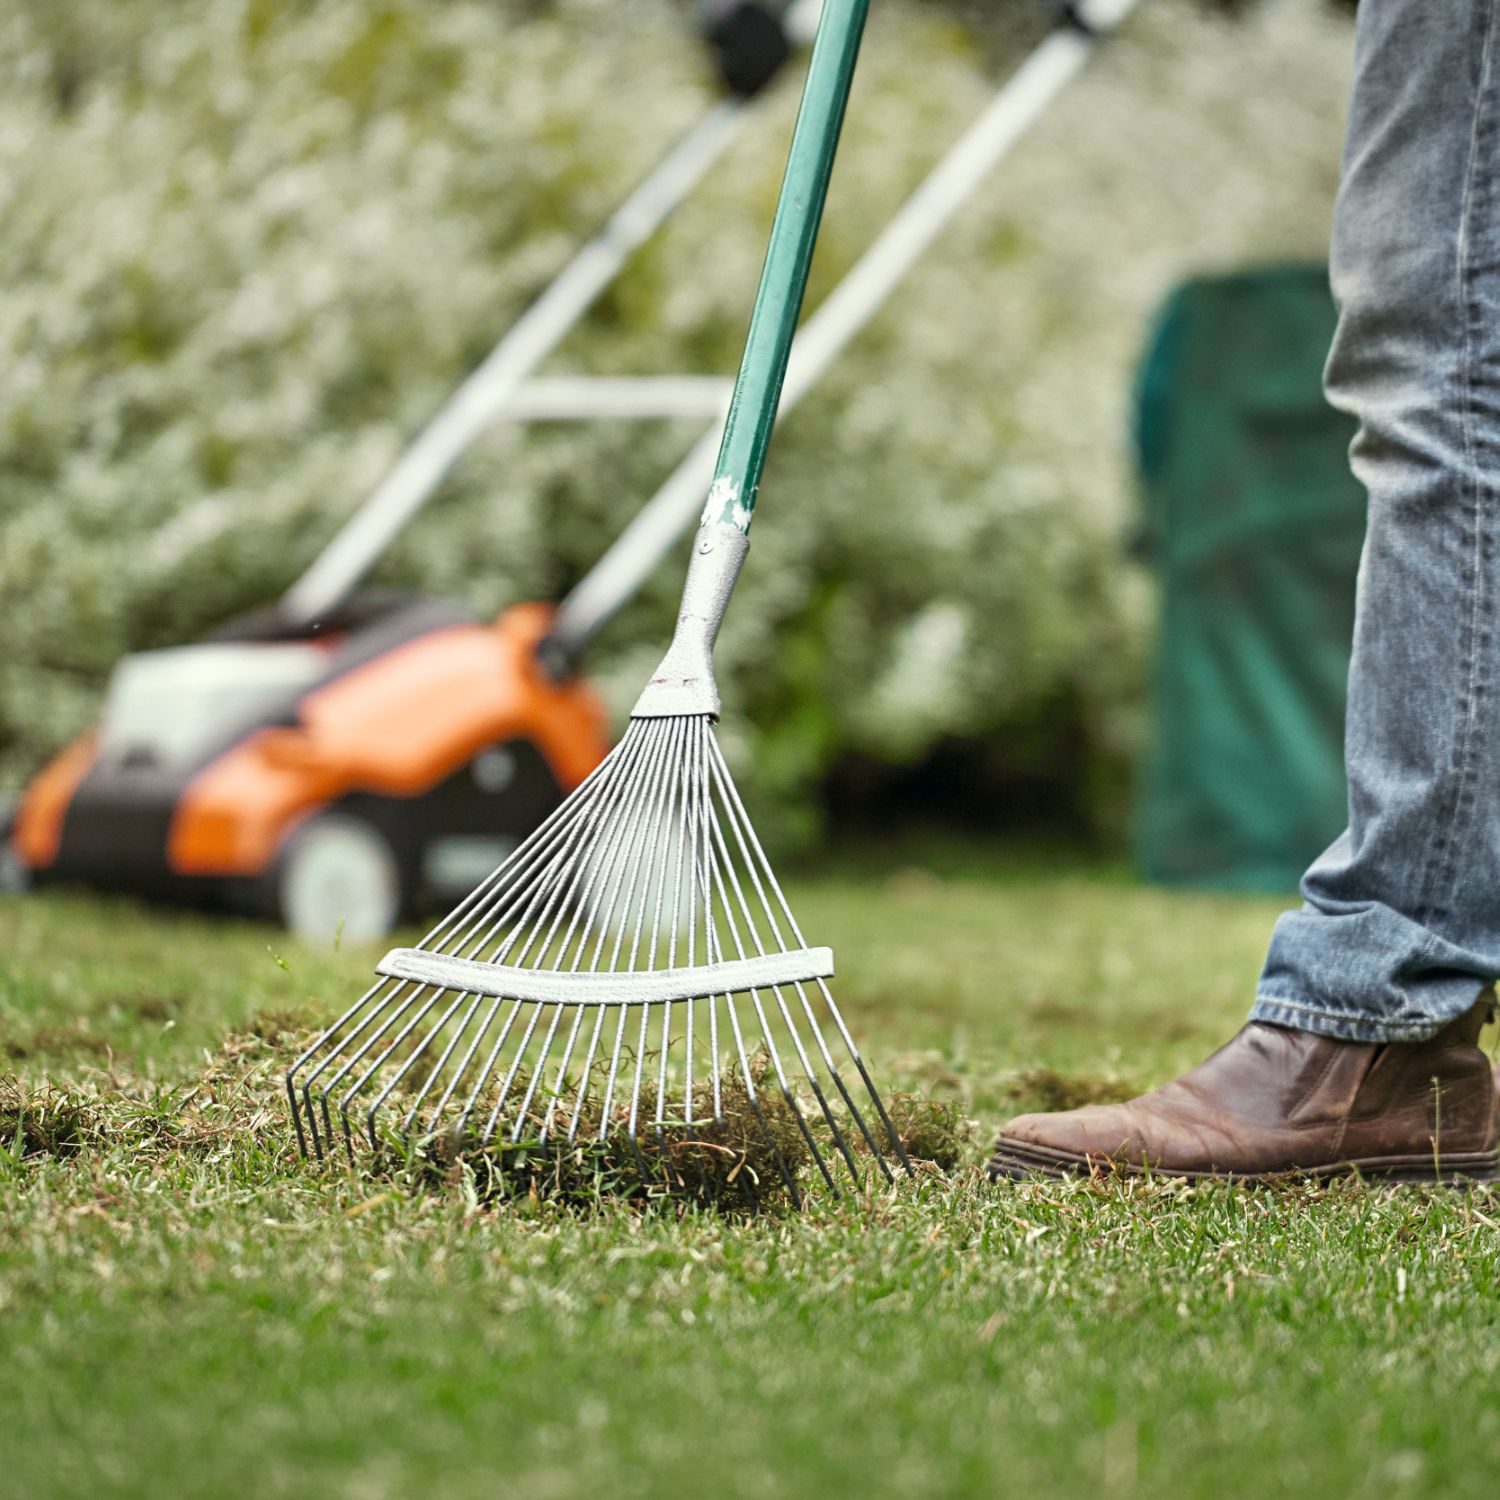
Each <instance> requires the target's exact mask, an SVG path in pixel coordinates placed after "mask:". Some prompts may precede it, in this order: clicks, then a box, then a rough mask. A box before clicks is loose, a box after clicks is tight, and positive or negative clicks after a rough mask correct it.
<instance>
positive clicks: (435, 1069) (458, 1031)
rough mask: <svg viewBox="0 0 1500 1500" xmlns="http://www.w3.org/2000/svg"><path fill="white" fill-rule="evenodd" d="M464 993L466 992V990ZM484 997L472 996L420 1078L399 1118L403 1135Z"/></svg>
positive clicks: (418, 1112)
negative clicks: (414, 1095)
mask: <svg viewBox="0 0 1500 1500" xmlns="http://www.w3.org/2000/svg"><path fill="white" fill-rule="evenodd" d="M465 993H467V991H466V992H465ZM484 998H485V997H484V996H483V995H475V996H474V997H473V1000H472V1002H471V1003H470V1005H469V1008H468V1010H467V1011H466V1012H465V1013H464V1018H463V1020H462V1021H460V1022H459V1023H458V1025H457V1026H456V1027H455V1028H454V1030H453V1035H452V1036H451V1037H450V1038H449V1039H448V1045H447V1046H446V1047H444V1048H443V1050H442V1052H441V1054H440V1055H439V1056H438V1059H437V1061H436V1062H435V1063H433V1065H432V1068H431V1070H430V1071H429V1072H428V1074H427V1077H426V1078H424V1079H423V1080H422V1087H421V1088H420V1089H418V1090H417V1095H416V1098H415V1099H413V1100H412V1103H411V1108H410V1109H408V1110H407V1112H406V1114H405V1115H404V1116H403V1118H402V1120H401V1131H402V1134H404V1135H405V1134H409V1133H410V1132H411V1128H412V1126H413V1124H414V1123H415V1122H416V1119H417V1116H418V1115H419V1114H420V1113H421V1109H422V1101H423V1100H424V1099H425V1098H426V1097H427V1095H428V1093H429V1091H430V1090H431V1088H432V1086H433V1084H434V1083H436V1082H437V1080H438V1079H439V1078H440V1077H442V1074H443V1069H444V1068H446V1067H447V1065H448V1059H449V1058H450V1057H452V1056H453V1052H454V1049H455V1048H456V1047H457V1046H458V1044H459V1043H460V1042H461V1041H462V1040H463V1038H464V1033H465V1032H466V1031H467V1030H468V1029H469V1023H470V1022H471V1021H472V1020H473V1019H474V1017H475V1015H476V1014H477V1013H478V1011H479V1007H480V1006H481V1005H483V1004H484ZM459 999H460V1001H462V999H463V996H462V995H460V997H459ZM457 1008H458V1007H457V1005H455V1006H454V1009H455V1010H456V1009H457ZM450 1014H451V1012H450Z"/></svg>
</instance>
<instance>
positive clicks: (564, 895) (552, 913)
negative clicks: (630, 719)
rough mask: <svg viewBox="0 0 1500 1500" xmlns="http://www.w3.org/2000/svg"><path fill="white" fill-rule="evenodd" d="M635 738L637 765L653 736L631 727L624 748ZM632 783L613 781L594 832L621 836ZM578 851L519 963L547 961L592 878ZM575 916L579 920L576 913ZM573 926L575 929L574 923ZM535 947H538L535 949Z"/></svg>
mask: <svg viewBox="0 0 1500 1500" xmlns="http://www.w3.org/2000/svg"><path fill="white" fill-rule="evenodd" d="M633 728H634V726H632V729H633ZM632 742H634V749H633V751H632V766H633V765H634V761H635V760H638V759H641V758H643V757H644V756H645V755H646V753H647V751H648V750H649V749H650V748H651V736H649V735H647V734H644V733H642V734H633V733H631V732H629V731H627V733H626V737H625V739H624V741H622V742H621V748H622V749H623V748H624V746H625V745H627V744H631V743H632ZM631 785H632V777H631V776H621V777H618V778H616V781H615V782H614V783H613V784H611V786H610V789H609V792H608V794H607V796H606V800H605V803H604V806H603V808H602V809H601V811H600V815H599V818H598V819H597V821H596V823H595V825H594V832H595V833H596V834H597V832H598V831H599V829H600V828H605V829H608V830H609V832H608V835H607V837H608V838H609V839H610V840H617V839H618V838H619V836H620V834H621V832H622V831H623V825H622V824H621V822H620V821H619V817H618V810H619V808H620V806H621V805H622V802H623V799H624V797H625V796H626V794H627V793H628V791H629V789H630V786H631ZM578 852H579V851H578V850H577V849H574V850H573V851H572V866H571V873H570V874H569V875H568V877H567V879H566V881H565V882H564V883H562V884H560V885H559V886H558V887H557V888H556V890H555V891H554V892H553V894H552V896H551V897H550V898H549V900H548V903H547V908H546V909H545V911H544V914H543V916H542V917H541V919H540V921H541V922H545V923H547V924H548V925H547V929H546V931H545V933H542V932H541V931H540V923H539V924H538V926H537V927H535V928H533V929H532V934H531V936H530V937H529V938H527V940H526V942H525V943H523V944H522V945H521V947H520V949H519V950H518V951H516V952H515V954H514V958H513V959H512V960H511V961H513V962H515V963H522V962H525V961H526V960H528V959H529V960H530V962H531V965H532V967H537V968H540V967H542V966H543V965H544V963H545V960H546V957H547V952H548V950H549V949H550V948H551V947H552V944H553V942H554V940H555V939H556V936H557V930H558V928H559V927H560V926H561V924H562V920H563V917H564V914H565V913H566V911H567V910H568V908H569V906H571V905H572V904H573V901H572V898H573V897H574V896H575V895H576V894H577V893H578V890H579V886H580V882H582V881H584V880H585V879H591V878H592V877H591V876H590V875H589V861H588V860H587V859H582V860H580V859H578V858H577V855H578ZM586 890H587V887H586V888H585V892H586ZM574 920H575V921H576V915H575V918H574ZM522 930H523V929H522V928H521V927H520V926H519V925H518V926H517V928H516V931H515V932H514V933H513V934H512V935H511V937H509V938H507V939H505V941H504V942H502V943H501V944H500V946H499V948H498V949H497V950H496V952H495V955H494V958H495V960H496V961H499V960H504V959H506V958H507V957H508V956H509V955H510V954H511V951H512V949H514V948H515V944H516V941H517V938H518V937H519V934H520V932H521V931H522ZM569 930H571V926H570V929H569ZM539 934H540V936H541V945H540V947H537V946H536V944H537V938H538V935H539ZM488 940H489V939H488V937H487V938H486V942H487V941H488ZM566 942H567V940H566V938H565V939H564V949H563V952H565V951H566ZM481 946H482V945H481ZM534 948H535V950H536V951H535V952H534V953H533V949H534ZM562 956H563V954H562V953H559V955H558V957H557V958H556V960H555V961H554V963H553V964H552V967H553V968H561V967H562Z"/></svg>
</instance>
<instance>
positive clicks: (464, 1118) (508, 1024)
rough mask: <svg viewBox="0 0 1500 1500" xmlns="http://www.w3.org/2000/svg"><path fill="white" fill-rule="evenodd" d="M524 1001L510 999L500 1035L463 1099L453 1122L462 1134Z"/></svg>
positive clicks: (456, 1130)
mask: <svg viewBox="0 0 1500 1500" xmlns="http://www.w3.org/2000/svg"><path fill="white" fill-rule="evenodd" d="M523 1006H524V1002H523V1001H520V1000H512V1001H511V1006H510V1014H509V1015H508V1016H506V1018H505V1020H504V1022H503V1023H502V1024H501V1027H500V1035H499V1036H497V1037H496V1038H495V1042H494V1045H493V1046H492V1047H491V1048H490V1050H489V1055H488V1056H487V1057H486V1058H485V1060H484V1067H483V1068H481V1069H480V1071H479V1077H478V1078H476V1079H475V1080H474V1087H473V1088H472V1089H470V1090H469V1097H468V1098H467V1099H465V1100H464V1107H463V1111H462V1113H461V1114H460V1115H459V1117H458V1119H457V1121H456V1122H455V1123H454V1127H453V1128H454V1131H455V1132H457V1133H459V1134H462V1132H463V1130H464V1128H465V1126H467V1125H468V1123H469V1117H470V1116H471V1115H472V1114H473V1113H474V1106H475V1105H476V1104H477V1103H478V1102H479V1096H480V1094H481V1093H483V1091H484V1086H485V1084H486V1083H487V1082H488V1081H489V1077H490V1074H491V1073H493V1072H494V1070H495V1065H496V1063H497V1062H498V1061H499V1060H500V1055H501V1053H502V1052H503V1051H504V1049H505V1039H506V1038H507V1037H508V1036H509V1035H510V1033H511V1031H512V1029H513V1028H514V1027H515V1024H516V1020H517V1019H518V1017H519V1016H520V1014H521V1011H522V1008H523Z"/></svg>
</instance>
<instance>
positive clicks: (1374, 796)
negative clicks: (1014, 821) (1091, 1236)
mask: <svg viewBox="0 0 1500 1500" xmlns="http://www.w3.org/2000/svg"><path fill="white" fill-rule="evenodd" d="M1355 60H1356V67H1355V86H1354V97H1353V102H1352V105H1351V110H1350V119H1349V133H1348V141H1347V146H1346V149H1345V158H1344V177H1343V182H1342V185H1341V187H1340V192H1339V203H1338V209H1337V213H1336V216H1335V230H1334V246H1333V256H1332V271H1333V283H1334V290H1335V292H1336V294H1337V296H1338V300H1339V304H1340V316H1339V328H1338V334H1337V337H1336V340H1335V344H1334V349H1333V352H1332V355H1331V357H1330V360H1329V368H1328V390H1329V395H1330V398H1331V399H1332V400H1334V401H1335V402H1336V403H1337V404H1338V405H1340V406H1343V407H1345V408H1346V409H1348V410H1350V411H1352V412H1354V413H1355V414H1356V415H1357V416H1358V417H1359V420H1360V433H1359V438H1358V440H1357V442H1356V444H1355V449H1354V455H1353V457H1354V463H1355V466H1356V469H1357V471H1358V473H1359V476H1360V477H1361V478H1362V479H1363V480H1364V482H1365V484H1366V486H1367V488H1368V490H1369V497H1370V513H1369V528H1368V536H1367V540H1366V545H1365V552H1364V557H1363V560H1362V563H1361V567H1360V580H1359V601H1358V609H1357V621H1356V639H1355V649H1354V658H1353V664H1352V667H1351V672H1350V687H1349V712H1348V730H1347V735H1346V740H1347V745H1346V759H1347V762H1348V767H1349V796H1350V811H1349V819H1350V826H1349V831H1348V832H1347V833H1345V835H1344V836H1343V837H1342V838H1340V839H1339V840H1338V841H1337V842H1336V843H1335V844H1334V845H1333V847H1332V848H1331V849H1330V850H1329V851H1328V852H1327V853H1326V854H1324V855H1323V856H1322V858H1320V859H1319V860H1318V861H1317V863H1316V864H1315V865H1314V866H1313V868H1312V869H1311V870H1310V871H1309V872H1308V874H1307V877H1306V879H1305V882H1304V886H1303V894H1304V897H1305V904H1304V906H1303V907H1302V909H1301V910H1300V911H1297V912H1293V913H1289V914H1288V915H1287V916H1286V917H1284V918H1283V919H1282V920H1281V922H1280V923H1278V925H1277V928H1276V932H1275V935H1274V937H1273V940H1272V944H1271V950H1270V954H1269V956H1268V958H1267V961H1266V965H1265V969H1264V972H1263V974H1262V977H1261V982H1260V987H1259V991H1258V995H1257V999H1256V1003H1255V1007H1254V1009H1253V1011H1252V1015H1251V1020H1250V1022H1249V1024H1248V1025H1246V1027H1245V1028H1244V1030H1243V1031H1241V1032H1240V1033H1239V1035H1238V1036H1237V1037H1235V1038H1234V1040H1233V1041H1231V1042H1230V1043H1229V1044H1228V1045H1227V1046H1225V1047H1222V1048H1221V1049H1220V1050H1219V1051H1218V1052H1216V1053H1215V1054H1214V1055H1213V1057H1211V1058H1210V1059H1209V1060H1208V1061H1207V1062H1206V1063H1204V1064H1203V1065H1202V1066H1201V1067H1199V1068H1196V1069H1194V1070H1193V1071H1192V1072H1191V1073H1188V1074H1187V1075H1186V1076H1185V1077H1183V1078H1180V1079H1177V1080H1175V1081H1174V1082H1172V1083H1169V1084H1167V1085H1165V1086H1164V1087H1163V1088H1160V1089H1157V1090H1154V1091H1153V1092H1152V1093H1150V1094H1146V1095H1143V1096H1142V1097H1141V1098H1139V1099H1133V1100H1130V1101H1129V1102H1128V1103H1125V1104H1120V1105H1105V1106H1094V1107H1091V1108H1087V1109H1081V1110H1070V1111H1066V1112H1063V1113H1059V1114H1043V1115H1024V1116H1022V1117H1021V1118H1019V1119H1017V1120H1012V1121H1011V1122H1010V1124H1009V1125H1007V1126H1006V1127H1005V1129H1004V1130H1003V1131H1002V1132H1001V1135H1000V1139H999V1142H998V1143H997V1145H996V1149H995V1154H994V1156H993V1157H992V1158H991V1160H990V1164H989V1172H990V1175H991V1176H992V1177H1002V1176H1006V1177H1014V1176H1022V1175H1026V1174H1029V1173H1032V1172H1046V1173H1053V1174H1060V1173H1066V1172H1070V1171H1078V1170H1081V1169H1083V1170H1086V1169H1093V1168H1098V1167H1102V1166H1106V1165H1117V1166H1119V1167H1121V1168H1123V1169H1125V1170H1141V1169H1143V1168H1146V1167H1149V1168H1151V1169H1153V1170H1157V1171H1162V1172H1164V1173H1166V1174H1168V1175H1180V1176H1189V1177H1196V1176H1202V1175H1233V1176H1241V1177H1248V1178H1260V1177H1267V1176H1273V1175H1280V1174H1282V1173H1285V1172H1288V1171H1295V1170H1303V1171H1311V1172H1314V1173H1318V1174H1329V1173H1334V1172H1339V1171H1343V1170H1347V1169H1348V1168H1349V1167H1350V1166H1351V1165H1352V1166H1355V1167H1358V1168H1359V1169H1360V1170H1361V1171H1364V1172H1366V1173H1368V1174H1370V1175H1372V1176H1385V1177H1391V1178H1395V1179H1397V1180H1419V1179H1422V1178H1424V1177H1425V1178H1430V1177H1431V1176H1432V1175H1433V1173H1434V1171H1438V1172H1440V1173H1441V1175H1443V1176H1444V1177H1446V1178H1450V1179H1452V1178H1474V1179H1481V1180H1494V1179H1495V1178H1496V1176H1497V1175H1500V1162H1497V1155H1496V1149H1495V1147H1496V1138H1497V1134H1500V1097H1497V1092H1496V1087H1495V1082H1494V1079H1493V1078H1492V1076H1491V1073H1490V1069H1489V1066H1488V1063H1487V1061H1486V1059H1485V1057H1484V1055H1483V1054H1482V1053H1481V1052H1480V1051H1479V1048H1478V1047H1477V1045H1476V1042H1477V1040H1478V1036H1479V1031H1480V1027H1481V1025H1482V1023H1483V1018H1484V1015H1485V1014H1486V1012H1487V1009H1488V1007H1487V1003H1486V1002H1485V1000H1484V999H1482V998H1478V997H1481V996H1482V995H1483V994H1485V993H1487V991H1488V986H1489V984H1490V982H1491V981H1492V980H1493V979H1494V978H1495V977H1496V976H1497V975H1500V713H1497V711H1496V704H1497V694H1500V680H1497V678H1500V550H1497V549H1500V0H1362V3H1361V4H1360V7H1359V19H1358V23H1357V34H1356V45H1355Z"/></svg>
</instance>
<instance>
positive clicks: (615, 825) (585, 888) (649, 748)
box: [531, 725, 661, 970]
mask: <svg viewBox="0 0 1500 1500" xmlns="http://www.w3.org/2000/svg"><path fill="white" fill-rule="evenodd" d="M640 738H641V740H642V751H641V755H640V757H639V764H638V765H637V766H636V767H635V768H634V770H633V771H632V774H631V775H630V776H629V777H627V778H624V779H623V780H622V781H621V783H620V786H619V788H618V789H617V790H616V793H615V797H614V799H613V802H612V803H611V805H610V807H609V808H608V810H607V813H606V817H607V819H608V821H607V823H605V824H604V825H603V826H604V830H605V832H604V838H603V840H602V843H603V847H602V849H600V848H599V843H600V840H599V839H598V838H597V837H596V839H595V850H596V851H597V855H598V857H597V858H586V859H584V860H582V861H580V862H579V863H578V864H577V865H576V866H575V870H574V875H573V879H572V886H573V889H574V890H575V891H576V892H577V899H576V900H572V901H569V902H568V903H567V909H568V911H569V915H568V923H567V927H566V928H565V929H564V930H563V934H562V938H561V940H559V941H558V942H557V950H556V953H555V954H554V956H553V959H552V962H551V964H550V965H548V967H551V968H553V969H561V968H562V967H563V964H564V963H565V961H566V960H567V957H568V951H569V948H570V947H571V946H573V944H574V942H575V937H576V942H577V949H576V950H575V954H574V962H573V965H572V967H573V968H574V969H575V970H576V969H577V968H578V966H579V964H580V963H581V962H582V958H581V951H582V949H583V948H584V947H586V945H587V943H588V936H589V933H590V932H591V931H592V930H593V926H594V922H595V920H596V918H597V916H598V914H599V911H600V908H601V904H602V902H603V900H604V897H605V894H606V892H608V891H609V890H610V889H611V887H612V885H613V882H614V879H615V870H616V867H617V865H618V863H619V858H620V853H621V851H622V850H623V849H624V847H625V835H626V831H627V829H628V828H629V824H630V810H631V805H632V802H633V799H634V796H635V792H636V788H637V786H638V784H639V781H640V777H641V773H642V772H643V771H644V772H645V774H646V775H647V776H648V777H649V776H650V775H651V771H652V768H653V767H654V766H655V765H656V763H657V759H658V757H659V755H660V745H659V743H658V741H659V740H660V738H661V737H660V735H658V734H657V733H656V732H655V726H654V725H653V726H651V728H650V729H649V730H648V731H647V732H646V733H645V734H643V735H642V736H641V737H640ZM597 832H598V830H596V833H597ZM585 910H586V911H587V915H586V916H585ZM563 914H564V913H563V908H561V907H560V908H559V909H558V912H557V915H556V916H555V917H554V918H553V924H552V927H551V929H550V930H549V932H548V934H547V937H546V940H545V941H544V942H543V943H542V946H541V947H540V949H538V950H537V952H536V954H535V955H534V956H533V958H532V960H531V961H532V964H533V965H534V966H535V967H538V968H540V967H542V966H543V965H544V963H545V961H546V957H547V953H548V950H549V949H551V947H552V944H553V942H554V941H555V940H556V933H557V929H558V928H559V927H560V926H561V924H562V918H563ZM580 918H583V926H582V928H581V929H580V927H579V920H580Z"/></svg>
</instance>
